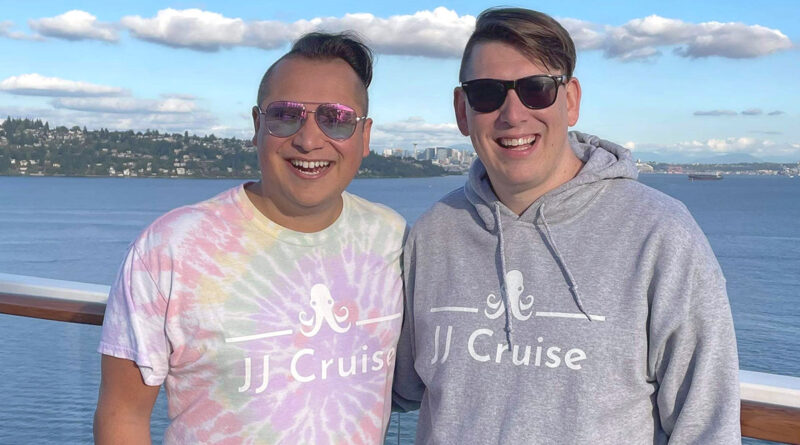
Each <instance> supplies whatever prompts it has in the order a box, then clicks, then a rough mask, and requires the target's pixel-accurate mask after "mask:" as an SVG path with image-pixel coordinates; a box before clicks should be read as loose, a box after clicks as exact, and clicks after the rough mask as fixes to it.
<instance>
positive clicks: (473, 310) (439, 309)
mask: <svg viewBox="0 0 800 445" xmlns="http://www.w3.org/2000/svg"><path fill="white" fill-rule="evenodd" d="M431 312H471V313H473V314H477V313H478V308H476V307H458V306H444V307H432V308H431Z"/></svg>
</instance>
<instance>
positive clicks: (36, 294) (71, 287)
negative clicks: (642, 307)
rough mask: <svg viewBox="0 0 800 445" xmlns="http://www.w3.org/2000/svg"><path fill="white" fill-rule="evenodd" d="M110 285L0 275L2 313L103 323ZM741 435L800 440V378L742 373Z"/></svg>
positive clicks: (797, 441) (793, 442) (740, 373)
mask: <svg viewBox="0 0 800 445" xmlns="http://www.w3.org/2000/svg"><path fill="white" fill-rule="evenodd" d="M108 290H109V288H108V286H102V285H99V284H87V283H77V282H73V281H61V280H50V279H44V278H36V277H27V276H22V275H9V274H2V273H0V313H4V314H10V315H21V316H24V317H33V318H42V319H46V320H56V321H66V322H71V323H84V324H93V325H101V324H103V313H104V312H105V306H106V299H107V296H108ZM739 381H740V385H741V403H742V405H741V422H742V436H744V437H751V438H754V439H763V440H771V441H775V442H781V443H790V444H800V378H797V377H789V376H782V375H775V374H767V373H761V372H753V371H740V372H739Z"/></svg>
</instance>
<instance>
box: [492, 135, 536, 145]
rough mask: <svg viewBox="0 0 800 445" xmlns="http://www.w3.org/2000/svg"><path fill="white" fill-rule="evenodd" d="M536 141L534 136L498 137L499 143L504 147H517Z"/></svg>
mask: <svg viewBox="0 0 800 445" xmlns="http://www.w3.org/2000/svg"><path fill="white" fill-rule="evenodd" d="M535 141H536V137H534V136H529V137H525V138H500V145H502V146H504V147H518V146H520V145H530V144H533V143H534V142H535Z"/></svg>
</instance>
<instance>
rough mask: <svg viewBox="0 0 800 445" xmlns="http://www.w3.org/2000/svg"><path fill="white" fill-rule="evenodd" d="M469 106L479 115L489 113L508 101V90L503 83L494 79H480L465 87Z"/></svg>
mask: <svg viewBox="0 0 800 445" xmlns="http://www.w3.org/2000/svg"><path fill="white" fill-rule="evenodd" d="M464 91H465V92H466V93H467V100H468V101H469V106H470V107H471V108H472V109H473V110H475V111H477V112H478V113H489V112H492V111H494V110H496V109H498V108H500V106H502V105H503V102H505V100H506V88H505V86H504V85H503V83H502V82H500V81H498V80H494V79H480V80H475V81H472V82H470V83H469V84H467V85H465V86H464Z"/></svg>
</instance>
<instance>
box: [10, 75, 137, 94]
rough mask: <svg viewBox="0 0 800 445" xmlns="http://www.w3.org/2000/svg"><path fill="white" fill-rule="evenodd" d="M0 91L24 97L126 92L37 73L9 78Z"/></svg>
mask: <svg viewBox="0 0 800 445" xmlns="http://www.w3.org/2000/svg"><path fill="white" fill-rule="evenodd" d="M0 91H5V92H7V93H10V94H18V95H24V96H52V97H66V96H77V97H85V96H122V95H126V94H128V92H127V90H125V89H123V88H118V87H110V86H105V85H97V84H93V83H88V82H77V81H73V80H66V79H60V78H58V77H45V76H42V75H40V74H37V73H31V74H20V75H19V76H11V77H8V78H6V79H4V80H3V81H2V82H0Z"/></svg>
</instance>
